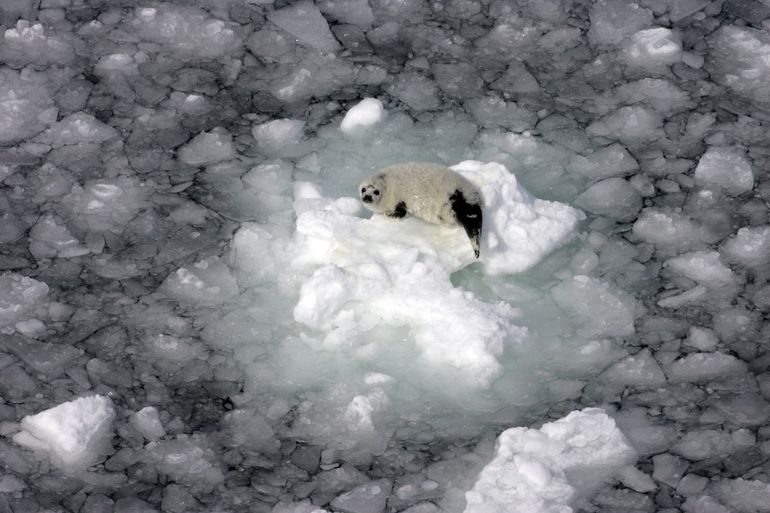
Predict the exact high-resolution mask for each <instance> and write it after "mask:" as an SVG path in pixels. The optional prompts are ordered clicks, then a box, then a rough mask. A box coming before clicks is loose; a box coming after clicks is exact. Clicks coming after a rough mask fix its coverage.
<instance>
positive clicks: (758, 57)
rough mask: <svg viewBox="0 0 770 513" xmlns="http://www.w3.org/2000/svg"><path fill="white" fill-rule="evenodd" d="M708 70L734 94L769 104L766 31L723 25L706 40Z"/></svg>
mask: <svg viewBox="0 0 770 513" xmlns="http://www.w3.org/2000/svg"><path fill="white" fill-rule="evenodd" d="M708 46H709V48H710V50H711V51H710V52H709V55H708V64H709V65H710V66H711V69H709V71H710V72H711V75H712V76H713V77H714V79H715V80H716V81H717V82H719V83H720V84H722V85H725V86H727V87H729V88H730V89H732V90H733V91H735V92H736V93H738V94H740V95H742V96H745V97H747V98H749V99H752V100H755V101H758V102H762V103H765V102H769V101H770V88H768V87H767V83H768V81H770V34H768V32H767V30H757V29H753V28H750V27H739V26H736V25H729V24H727V23H725V24H723V25H722V26H721V27H720V28H719V30H717V31H716V32H715V33H714V35H713V36H711V37H710V38H709V45H708Z"/></svg>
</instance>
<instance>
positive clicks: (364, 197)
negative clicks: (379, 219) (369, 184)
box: [361, 194, 372, 203]
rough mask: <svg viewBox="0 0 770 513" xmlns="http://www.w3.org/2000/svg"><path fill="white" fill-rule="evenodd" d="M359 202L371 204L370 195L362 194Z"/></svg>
mask: <svg viewBox="0 0 770 513" xmlns="http://www.w3.org/2000/svg"><path fill="white" fill-rule="evenodd" d="M361 201H363V202H364V203H371V202H372V196H371V195H370V194H364V195H363V196H362V197H361Z"/></svg>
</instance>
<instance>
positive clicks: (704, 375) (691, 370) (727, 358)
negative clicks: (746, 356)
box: [664, 353, 748, 383]
mask: <svg viewBox="0 0 770 513" xmlns="http://www.w3.org/2000/svg"><path fill="white" fill-rule="evenodd" d="M747 369H748V368H747V366H746V364H745V363H744V362H743V361H741V360H739V359H738V358H736V357H735V356H732V355H729V354H724V353H691V354H688V355H686V356H684V357H683V358H680V359H679V360H676V361H674V362H671V363H670V364H669V365H667V366H666V367H665V369H664V370H665V372H666V376H668V380H669V382H671V383H706V382H708V381H714V380H719V379H725V378H730V377H733V376H740V375H742V374H745V373H746V372H748V370H747Z"/></svg>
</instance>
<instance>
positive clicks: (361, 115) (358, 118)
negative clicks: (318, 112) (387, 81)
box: [340, 98, 385, 135]
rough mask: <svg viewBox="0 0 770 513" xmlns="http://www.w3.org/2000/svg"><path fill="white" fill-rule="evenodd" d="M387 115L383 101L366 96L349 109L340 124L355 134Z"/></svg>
mask: <svg viewBox="0 0 770 513" xmlns="http://www.w3.org/2000/svg"><path fill="white" fill-rule="evenodd" d="M384 116H385V111H384V109H383V107H382V102H381V101H380V100H377V99H376V98H364V99H363V100H361V101H360V102H358V103H357V104H355V105H354V106H353V107H351V108H350V110H348V112H347V113H346V114H345V117H344V118H343V120H342V123H341V124H340V129H341V130H342V131H343V132H344V133H346V134H348V135H353V134H356V133H358V132H359V131H361V130H363V129H366V128H368V127H370V126H372V125H374V124H376V123H378V122H380V121H382V119H383V117H384Z"/></svg>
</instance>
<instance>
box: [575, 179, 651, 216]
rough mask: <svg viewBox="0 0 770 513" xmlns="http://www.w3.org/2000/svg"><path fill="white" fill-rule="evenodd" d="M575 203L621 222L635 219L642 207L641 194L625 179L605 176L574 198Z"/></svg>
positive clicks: (594, 212)
mask: <svg viewBox="0 0 770 513" xmlns="http://www.w3.org/2000/svg"><path fill="white" fill-rule="evenodd" d="M575 205H577V206H578V207H580V208H582V209H585V210H588V211H589V212H591V213H593V214H597V215H601V216H606V217H610V218H613V219H617V220H618V221H621V222H626V221H633V220H634V219H636V216H637V214H638V213H639V210H640V209H641V208H642V196H641V195H640V194H639V192H638V191H637V190H636V189H635V188H634V187H633V186H632V185H631V184H630V183H628V182H627V181H626V180H624V179H623V178H620V177H612V178H607V179H605V180H601V181H599V182H596V183H595V184H593V185H591V186H590V187H589V188H588V189H586V190H585V191H583V192H582V193H581V194H580V196H578V197H577V198H575Z"/></svg>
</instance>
